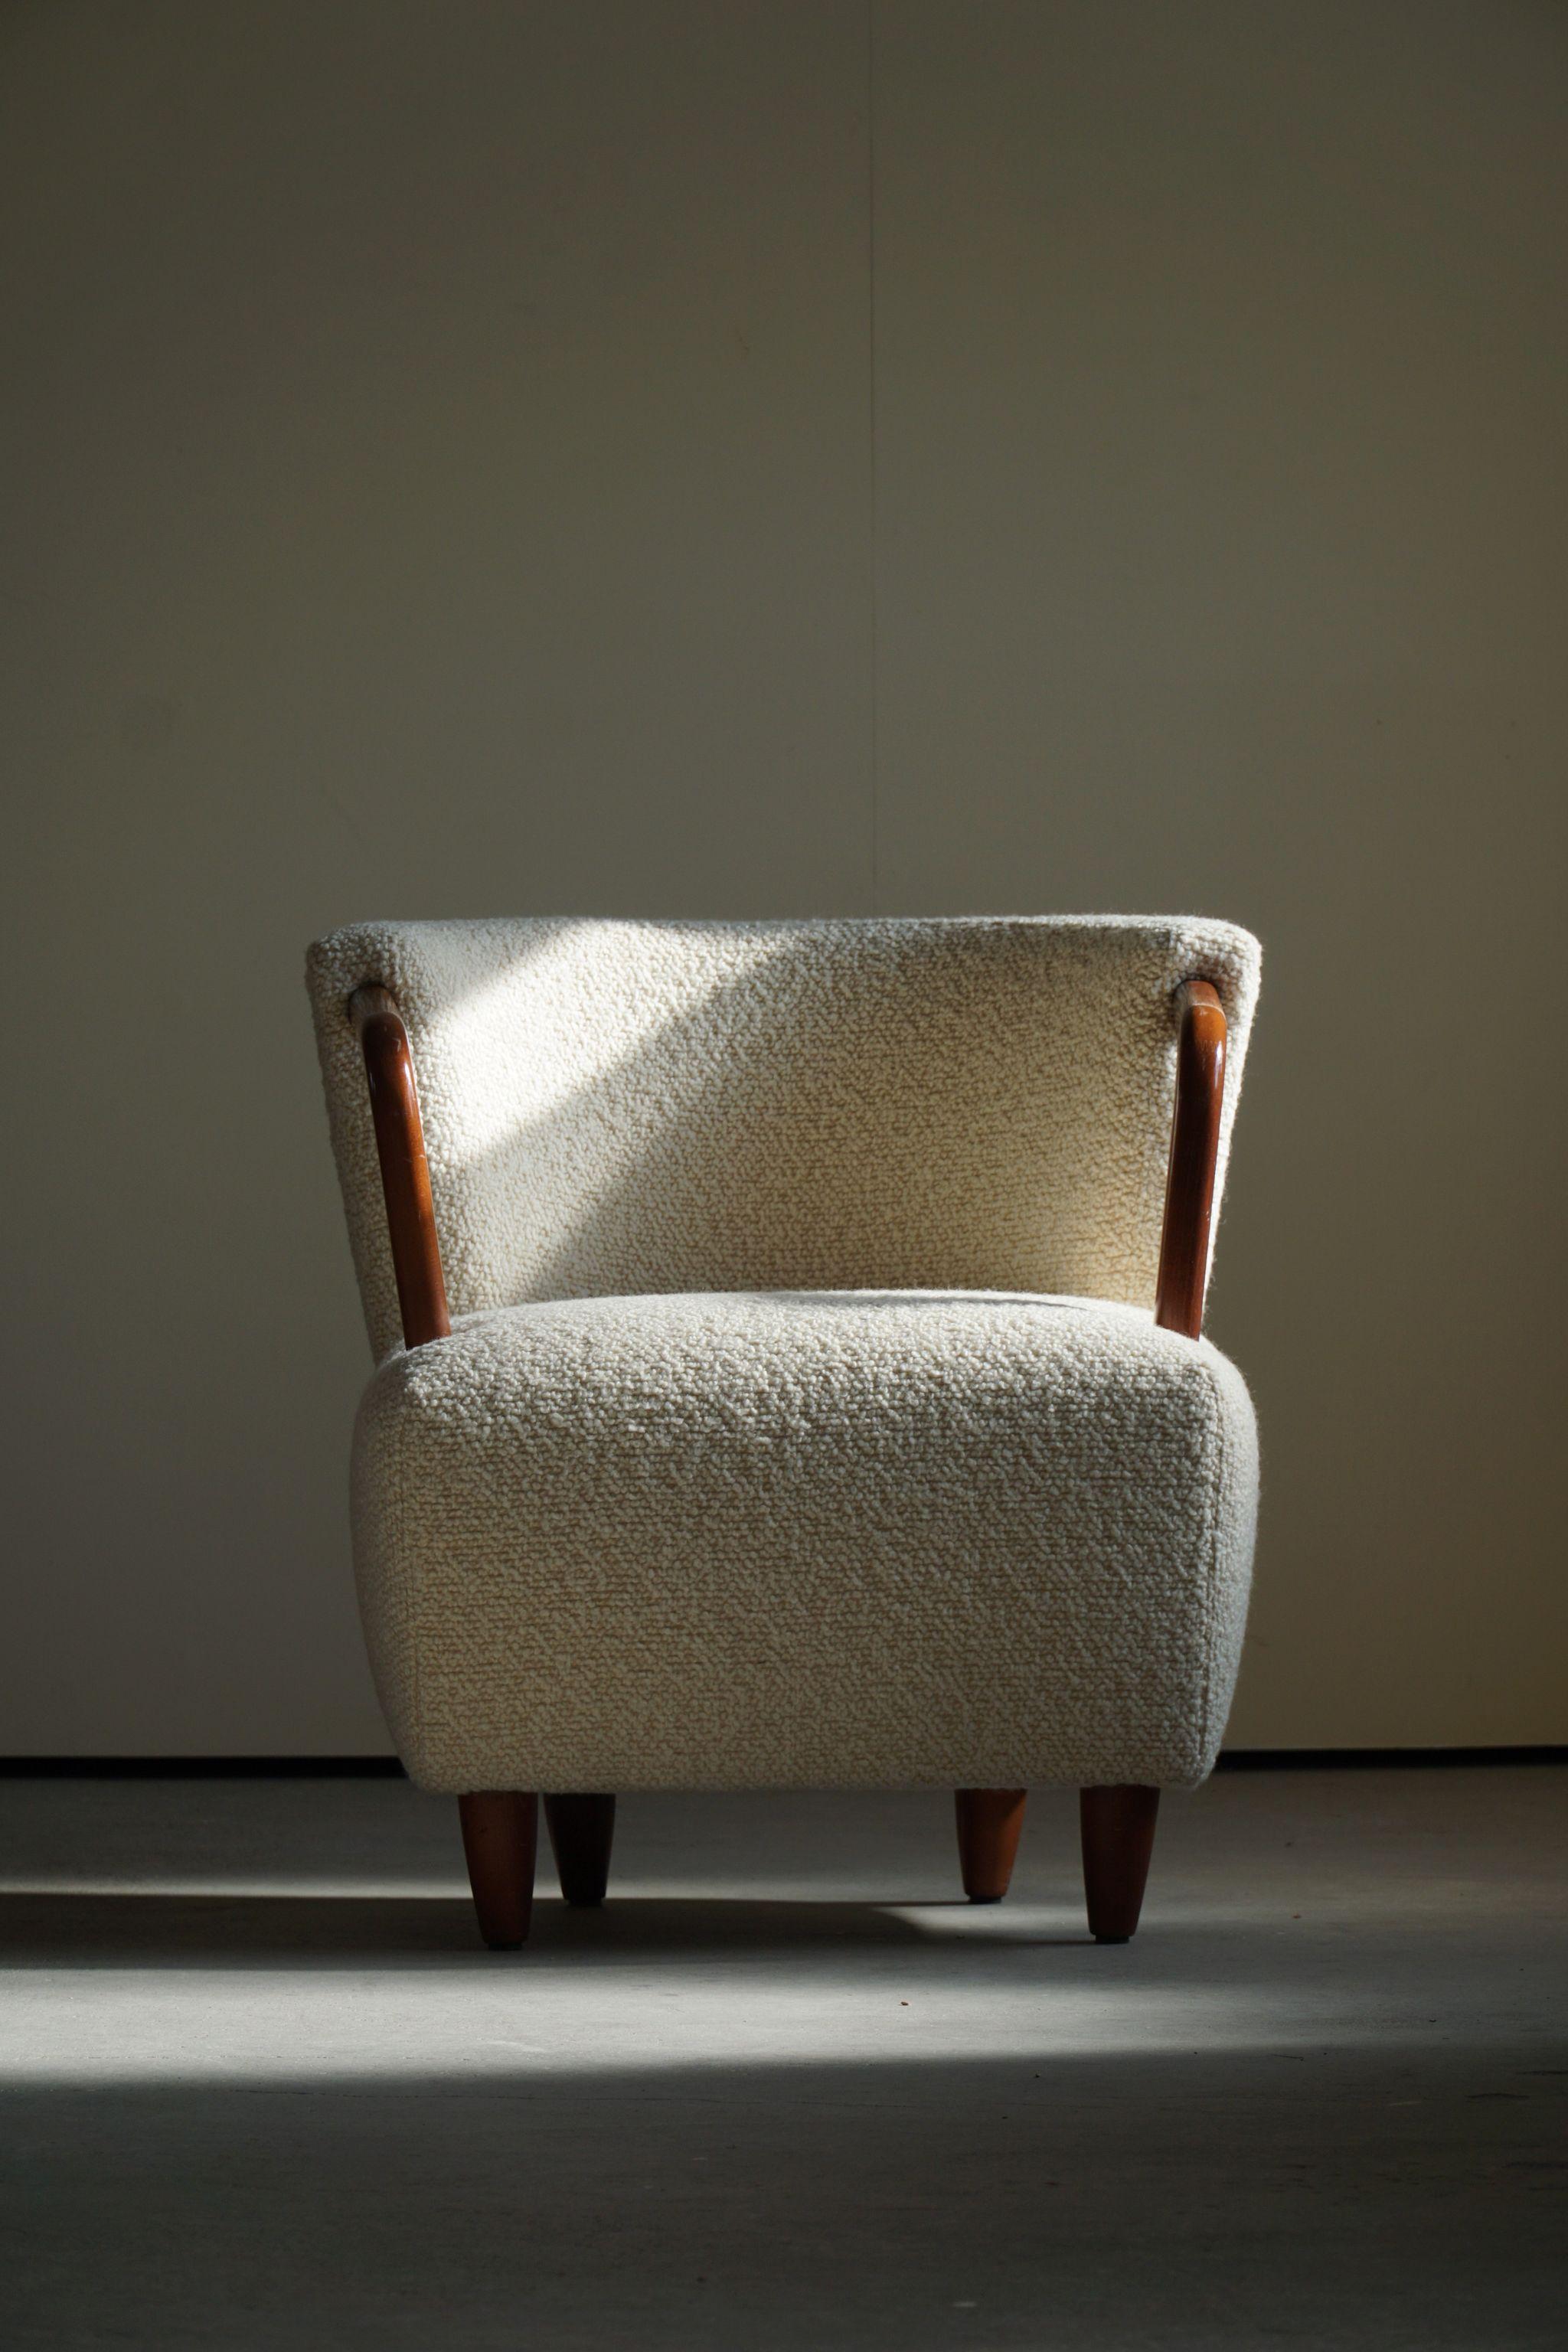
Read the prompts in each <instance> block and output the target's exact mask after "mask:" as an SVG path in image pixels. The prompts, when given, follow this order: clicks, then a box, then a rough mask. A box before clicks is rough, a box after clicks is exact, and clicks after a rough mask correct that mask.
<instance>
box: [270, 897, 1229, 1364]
mask: <svg viewBox="0 0 1568 2352" xmlns="http://www.w3.org/2000/svg"><path fill="white" fill-rule="evenodd" d="M1258 961H1259V950H1258V942H1257V941H1256V940H1254V939H1253V938H1252V937H1251V936H1250V935H1249V934H1248V933H1247V932H1246V931H1243V930H1239V929H1237V928H1236V927H1235V926H1233V925H1231V924H1227V923H1216V922H1207V921H1204V920H1200V919H1188V918H1185V917H1181V918H1160V917H1152V916H1151V917H1127V916H1097V917H1076V916H1075V917H1057V916H1019V917H1010V916H1009V917H995V918H993V917H989V916H985V917H963V918H946V917H943V918H937V919H893V918H873V919H847V918H846V919H826V920H818V921H802V922H766V923H730V922H686V921H680V922H628V921H618V920H611V919H597V918H595V919H575V918H571V919H562V918H543V917H521V918H518V919H509V920H497V921H484V922H429V923H424V922H410V923H361V924H354V925H352V926H351V927H349V928H348V929H343V930H339V931H334V932H332V933H331V936H330V937H329V938H327V939H325V940H321V941H319V942H318V943H317V945H316V946H314V947H313V948H312V949H311V950H310V956H309V960H308V970H307V977H308V982H309V986H310V996H311V1002H312V1006H313V1010H314V1013H315V1021H316V1034H317V1040H318V1045H319V1047H320V1051H321V1068H322V1073H323V1076H324V1079H325V1084H326V1091H327V1107H328V1112H329V1116H330V1118H331V1133H332V1144H333V1149H334V1150H335V1152H336V1155H337V1162H338V1171H339V1175H340V1178H341V1180H342V1190H343V1199H344V1204H345V1207H346V1210H347V1213H348V1222H349V1230H350V1234H351V1237H352V1240H353V1252H354V1262H355V1265H356V1267H357V1270H358V1274H359V1281H360V1289H361V1295H362V1297H363V1302H364V1310H365V1319H366V1322H367V1324H368V1326H369V1329H370V1335H371V1341H372V1345H373V1346H374V1349H375V1350H376V1353H377V1355H378V1356H381V1355H384V1354H385V1353H386V1351H387V1350H388V1349H391V1348H393V1347H394V1346H395V1345H396V1344H397V1340H398V1332H399V1324H398V1311H397V1298H396V1292H395V1286H394V1282H393V1274H392V1265H391V1259H390V1255H389V1253H388V1247H387V1242H386V1221H385V1215H384V1210H383V1207H382V1196H381V1180H380V1175H379V1171H378V1167H377V1161H376V1152H375V1143H374V1135H373V1131H372V1128H371V1120H370V1114H369V1108H368V1105H367V1100H366V1094H365V1083H364V1071H363V1063H362V1060H361V1055H360V1049H359V1045H358V1043H357V1040H356V1038H355V1034H354V1030H353V1024H352V1023H351V1021H350V1018H349V1013H348V1000H349V998H350V997H351V996H352V994H353V992H354V991H355V989H357V988H359V987H361V986H363V985H364V984H366V983H368V982H375V983H379V984H380V985H382V986H384V987H386V988H388V989H390V990H391V991H392V992H393V994H394V995H395V997H396V999H397V1003H398V1005H399V1008H400V1010H401V1012H402V1014H403V1018H404V1021H405V1024H406V1026H407V1030H408V1034H409V1038H410V1041H411V1044H412V1046H413V1052H414V1060H415V1066H416V1072H417V1076H418V1086H419V1098H420V1107H421V1111H422V1114H423V1119H424V1128H425V1143H426V1151H427V1152H428V1155H429V1161H430V1174H431V1182H432V1187H433V1190H434V1195H435V1204H436V1216H437V1226H438V1229H439V1234H440V1241H441V1253H442V1258H443V1261H444V1265H445V1269H446V1279H447V1297H448V1299H449V1301H450V1306H451V1311H452V1313H453V1315H454V1316H460V1315H464V1314H470V1313H474V1312H476V1311H478V1310H479V1309H481V1308H487V1307H500V1306H517V1305H522V1304H524V1303H526V1302H529V1301H533V1300H539V1299H545V1298H563V1297H587V1296H594V1295H603V1294H612V1293H617V1292H619V1293H637V1292H649V1291H672V1290H741V1289H768V1290H781V1289H811V1290H820V1289H906V1288H909V1289H949V1288H953V1289H981V1290H1022V1291H1046V1292H1066V1293H1073V1294H1079V1295H1083V1296H1088V1297H1100V1298H1110V1299H1121V1300H1124V1301H1126V1302H1127V1303H1129V1304H1131V1305H1134V1306H1141V1307H1150V1306H1152V1303H1153V1298H1154V1283H1155V1274H1156V1269H1157V1265H1158V1261H1159V1252H1160V1228H1161V1217H1162V1211H1163V1192H1164V1179H1165V1163H1166V1155H1167V1151H1168V1149H1169V1144H1170V1129H1171V1115H1172V1102H1173V1088H1174V1063H1175V1044H1176V1021H1175V1013H1174V1010H1173V992H1174V991H1175V990H1176V989H1177V988H1178V987H1179V986H1180V984H1181V982H1183V981H1184V980H1191V979H1200V980H1206V981H1210V982H1213V984H1214V986H1215V988H1216V989H1217V991H1218V992H1219V996H1220V1000H1221V1003H1222V1004H1223V1005H1224V1008H1225V1012H1226V1020H1227V1023H1228V1025H1229V1037H1228V1049H1227V1067H1226V1100H1225V1118H1224V1126H1223V1129H1222V1135H1221V1146H1220V1175H1221V1181H1223V1172H1224V1165H1225V1155H1226V1147H1227V1144H1228V1139H1229V1129H1230V1122H1231V1119H1232V1117H1233V1116H1234V1111H1235V1105H1236V1097H1237V1088H1238V1086H1239V1082H1240V1077H1241V1069H1242V1064H1243V1061H1244V1059H1245V1056H1246V1052H1247V1032H1248V1028H1249V1026H1250V1023H1251V1017H1252V1008H1253V1003H1254V999H1255V997H1256V993H1257V986H1258ZM1216 1203H1217V1195H1216Z"/></svg>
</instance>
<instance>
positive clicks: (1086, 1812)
mask: <svg viewBox="0 0 1568 2352" xmlns="http://www.w3.org/2000/svg"><path fill="white" fill-rule="evenodd" d="M1159 1811H1160V1791H1159V1790H1158V1789H1143V1788H1139V1787H1137V1786H1136V1785H1134V1784H1132V1783H1127V1784H1125V1785H1122V1786H1121V1787H1117V1788H1110V1789H1080V1790H1079V1800H1078V1814H1079V1832H1080V1834H1081V1837H1082V1841H1083V1891H1084V1895H1085V1896H1086V1898H1087V1900H1088V1904H1089V1934H1090V1935H1091V1936H1092V1937H1094V1940H1095V1942H1096V1943H1097V1944H1125V1943H1129V1942H1130V1941H1131V1938H1132V1937H1133V1936H1135V1935H1136V1934H1137V1932H1138V1915H1139V1913H1140V1912H1141V1911H1142V1908H1143V1889H1144V1887H1145V1885H1147V1884H1148V1879H1149V1862H1150V1858H1151V1856H1152V1853H1153V1851H1154V1822H1155V1817H1156V1815H1157V1814H1158V1812H1159Z"/></svg>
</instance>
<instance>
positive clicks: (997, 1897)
mask: <svg viewBox="0 0 1568 2352" xmlns="http://www.w3.org/2000/svg"><path fill="white" fill-rule="evenodd" d="M1028 1794H1029V1792H1028V1790H1026V1789H959V1790H956V1791H955V1793H954V1802H955V1805H956V1809H957V1814H958V1866H959V1868H960V1870H961V1871H962V1872H963V1891H964V1893H965V1894H966V1895H968V1897H969V1899H970V1901H971V1902H972V1903H1000V1902H1001V1900H1002V1897H1003V1896H1004V1895H1005V1894H1006V1892H1007V1888H1008V1885H1009V1884H1010V1882H1011V1880H1012V1876H1013V1864H1014V1863H1015V1862H1016V1860H1017V1855H1018V1839H1019V1837H1020V1835H1021V1834H1022V1832H1023V1827H1024V1807H1025V1804H1026V1802H1027V1801H1028Z"/></svg>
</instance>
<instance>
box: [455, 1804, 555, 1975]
mask: <svg viewBox="0 0 1568 2352" xmlns="http://www.w3.org/2000/svg"><path fill="white" fill-rule="evenodd" d="M458 1815H459V1817H460V1819H461V1821H462V1824H463V1852H464V1853H465V1854H466V1855H467V1857H468V1885H470V1886H471V1887H472V1888H473V1890H474V1909H475V1911H476V1912H477V1913H478V1915H479V1933H480V1935H481V1936H482V1937H484V1939H485V1941H486V1943H487V1944H488V1945H489V1948H490V1949H491V1951H492V1952H514V1951H515V1950H516V1949H517V1948H518V1946H519V1945H520V1944H525V1943H526V1942H527V1941H528V1930H529V1927H530V1924H531V1920H532V1916H533V1850H534V1846H535V1844H536V1843H537V1841H538V1836H539V1800H538V1798H537V1797H535V1796H531V1795H530V1796H520V1795H517V1794H516V1793H515V1792H513V1791H512V1790H482V1791H480V1792H479V1794H477V1795H475V1796H471V1797H459V1798H458Z"/></svg>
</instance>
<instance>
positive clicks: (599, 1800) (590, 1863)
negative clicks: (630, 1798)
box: [544, 1796, 616, 1911]
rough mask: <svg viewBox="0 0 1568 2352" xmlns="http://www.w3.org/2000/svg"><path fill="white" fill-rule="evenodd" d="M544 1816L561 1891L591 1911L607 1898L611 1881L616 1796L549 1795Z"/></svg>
mask: <svg viewBox="0 0 1568 2352" xmlns="http://www.w3.org/2000/svg"><path fill="white" fill-rule="evenodd" d="M544 1818H545V1821H546V1822H547V1823H548V1825H549V1829H550V1843H551V1844H552V1847H553V1848H554V1850H555V1868H556V1871H557V1873H558V1874H559V1876H560V1879H561V1892H562V1894H563V1895H564V1896H565V1897H566V1900H567V1902H568V1903H570V1904H571V1905H572V1906H573V1907H574V1909H576V1910H579V1911H592V1910H593V1909H595V1907H596V1906H597V1905H599V1904H601V1903H602V1902H603V1901H604V1899H605V1887H606V1886H607V1885H609V1883H610V1846H611V1843H612V1841H613V1840H614V1838H615V1834H616V1801H615V1799H614V1797H584V1796H565V1797H546V1798H545V1800H544Z"/></svg>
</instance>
